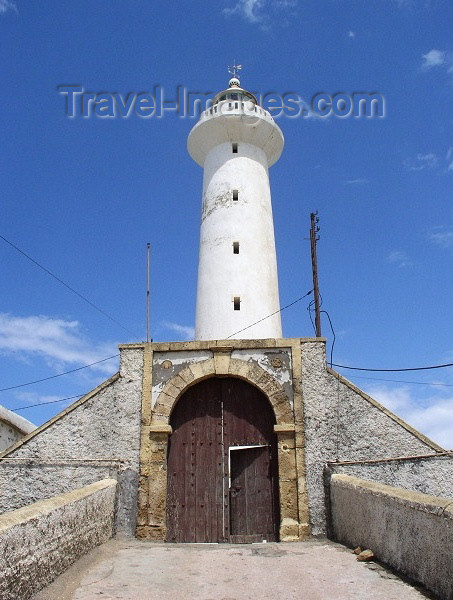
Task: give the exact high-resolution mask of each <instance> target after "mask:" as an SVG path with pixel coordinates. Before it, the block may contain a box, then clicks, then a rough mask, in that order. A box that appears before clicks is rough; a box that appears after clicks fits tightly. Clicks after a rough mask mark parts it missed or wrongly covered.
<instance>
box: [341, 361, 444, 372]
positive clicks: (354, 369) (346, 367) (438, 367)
mask: <svg viewBox="0 0 453 600" xmlns="http://www.w3.org/2000/svg"><path fill="white" fill-rule="evenodd" d="M332 366H333V367H337V368H340V369H351V370H353V371H375V372H381V373H397V372H402V371H429V370H430V369H444V368H445V367H453V363H446V364H444V365H433V366H431V367H412V368H406V369H366V368H365V367H349V366H346V365H336V364H335V363H332Z"/></svg>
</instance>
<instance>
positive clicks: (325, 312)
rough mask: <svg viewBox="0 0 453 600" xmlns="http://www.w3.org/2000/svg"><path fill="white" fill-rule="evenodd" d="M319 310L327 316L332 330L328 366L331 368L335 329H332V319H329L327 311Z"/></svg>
mask: <svg viewBox="0 0 453 600" xmlns="http://www.w3.org/2000/svg"><path fill="white" fill-rule="evenodd" d="M320 312H321V313H324V314H325V315H327V318H328V319H329V324H330V329H331V330H332V336H333V339H332V345H331V347H330V368H332V364H333V349H334V346H335V340H336V339H337V337H336V335H335V331H334V328H333V325H332V320H331V319H330V315H329V313H328V312H327V311H326V310H321V311H320Z"/></svg>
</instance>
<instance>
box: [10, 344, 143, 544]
mask: <svg viewBox="0 0 453 600" xmlns="http://www.w3.org/2000/svg"><path fill="white" fill-rule="evenodd" d="M142 377H143V348H142V347H141V348H135V347H131V348H129V349H127V350H125V351H123V352H122V354H121V367H120V373H118V374H117V375H114V376H113V377H112V378H110V379H109V380H107V381H106V382H105V383H103V384H102V385H100V386H99V387H97V388H96V389H94V390H93V391H92V392H90V393H89V394H87V395H86V396H84V397H83V398H81V399H80V400H78V401H77V402H75V403H74V404H72V405H71V406H70V407H69V408H67V409H66V410H64V411H62V412H61V413H60V414H58V415H57V416H56V417H54V418H53V419H51V420H50V421H48V422H47V423H45V424H44V425H43V426H41V427H39V428H38V429H36V430H35V431H34V432H32V433H31V434H30V435H28V436H26V437H25V438H23V439H22V440H21V441H19V442H18V443H17V444H16V445H15V446H13V447H12V448H10V449H8V450H7V452H5V453H4V454H3V455H2V456H1V457H0V482H1V484H2V485H1V488H0V489H1V492H0V510H11V508H18V507H20V506H24V505H26V504H29V503H30V502H34V501H36V500H41V499H43V498H44V497H47V498H48V497H50V496H53V495H55V494H60V493H63V492H66V491H69V490H73V489H76V488H79V487H81V486H83V485H86V484H88V483H93V482H95V481H98V480H99V479H100V478H103V477H114V478H115V479H118V482H119V491H118V500H119V501H118V518H119V520H118V531H119V532H121V533H127V534H133V531H134V529H135V518H136V510H137V487H138V471H139V448H140V407H141V395H142ZM2 457H4V458H7V459H8V460H1V458H2ZM13 464H17V465H18V466H17V468H15V469H14V468H12V465H13Z"/></svg>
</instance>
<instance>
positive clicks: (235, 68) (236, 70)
mask: <svg viewBox="0 0 453 600" xmlns="http://www.w3.org/2000/svg"><path fill="white" fill-rule="evenodd" d="M241 69H242V65H237V64H236V61H234V64H233V66H232V67H228V73H230V75H233V77H232V79H230V85H232V84H231V82H232V81H235V82H236V81H237V83H236V85H237V86H239V78H238V74H239V71H241Z"/></svg>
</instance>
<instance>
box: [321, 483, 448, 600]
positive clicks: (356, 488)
mask: <svg viewBox="0 0 453 600" xmlns="http://www.w3.org/2000/svg"><path fill="white" fill-rule="evenodd" d="M330 495H331V518H332V528H333V534H334V538H335V539H336V540H337V541H339V542H341V543H342V544H346V545H347V546H350V547H356V546H361V547H362V548H363V549H364V548H370V549H371V550H372V551H373V552H374V554H375V556H376V557H377V559H378V560H380V561H382V562H385V563H387V564H388V565H390V566H391V567H393V568H394V569H396V570H398V571H399V572H401V573H403V574H405V575H406V576H408V577H410V578H411V579H413V580H415V581H418V582H420V583H422V584H423V585H425V586H426V587H427V588H428V589H430V590H431V591H433V592H435V593H436V594H438V595H439V596H440V598H442V599H444V600H451V598H453V578H452V577H451V557H452V556H453V500H452V499H444V498H440V497H436V496H429V495H426V494H421V493H419V492H410V491H407V490H403V489H400V488H395V487H391V486H388V485H383V484H379V483H375V482H369V481H364V480H361V479H357V478H355V477H350V476H349V475H333V476H332V479H331V485H330Z"/></svg>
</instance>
